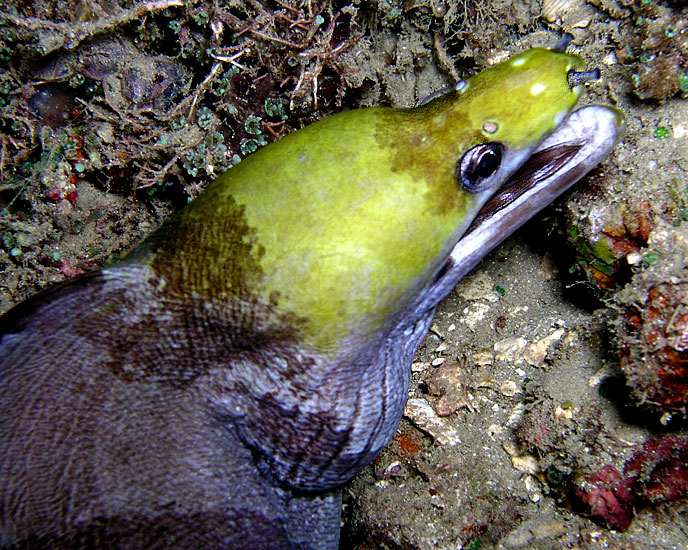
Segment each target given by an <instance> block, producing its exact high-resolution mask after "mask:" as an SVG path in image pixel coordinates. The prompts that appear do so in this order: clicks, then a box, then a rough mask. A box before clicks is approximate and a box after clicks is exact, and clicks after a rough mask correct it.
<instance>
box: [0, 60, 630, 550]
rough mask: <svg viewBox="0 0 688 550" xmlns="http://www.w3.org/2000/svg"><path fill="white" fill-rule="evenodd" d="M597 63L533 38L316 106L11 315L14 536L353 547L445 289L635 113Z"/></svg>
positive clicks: (16, 543) (0, 401) (9, 519)
mask: <svg viewBox="0 0 688 550" xmlns="http://www.w3.org/2000/svg"><path fill="white" fill-rule="evenodd" d="M588 77H589V73H586V72H585V71H584V66H583V61H582V60H581V59H580V58H579V57H577V56H573V55H569V54H566V53H564V52H562V51H558V50H554V51H553V50H544V49H532V50H528V51H526V52H524V53H522V54H520V55H518V56H516V57H513V58H512V59H510V60H508V61H506V62H504V63H502V64H500V65H496V66H494V67H492V68H490V69H488V70H486V71H484V72H482V73H480V74H478V75H476V76H474V77H472V78H470V79H468V80H466V81H465V82H461V83H459V85H458V86H457V87H456V89H454V90H452V91H451V92H449V93H447V94H445V95H443V96H441V97H439V98H436V99H434V100H432V101H431V102H429V103H427V104H425V105H422V106H420V107H417V108H413V109H392V108H382V107H380V108H370V109H362V110H357V111H349V112H345V113H340V114H338V115H335V116H332V117H329V118H326V119H324V120H322V121H319V122H316V123H314V124H312V125H310V126H308V127H306V128H304V129H302V130H299V131H297V132H295V133H293V134H290V135H288V136H286V137H285V138H283V139H281V140H279V141H277V142H275V143H273V144H271V145H269V146H267V147H265V148H263V149H261V150H259V151H258V152H256V153H255V154H253V155H251V156H250V157H248V158H246V159H245V160H244V161H242V162H241V163H240V164H238V165H237V166H235V167H233V168H231V169H230V170H229V171H228V172H226V173H225V174H224V175H222V176H221V177H219V178H218V179H217V180H216V181H215V182H213V183H212V184H211V185H210V186H209V187H208V189H207V190H206V191H204V193H202V194H201V195H200V196H199V197H198V198H196V199H195V200H194V201H192V202H191V203H190V204H189V205H188V206H187V207H186V208H184V209H183V210H182V211H180V212H179V213H177V214H176V215H174V216H172V217H171V218H170V219H169V220H168V221H166V222H165V223H164V224H163V225H162V226H161V227H160V229H158V230H157V231H156V232H154V233H153V234H152V235H151V236H150V237H148V238H147V239H146V240H145V241H144V242H143V243H142V244H141V245H140V246H139V247H138V248H137V249H136V250H135V251H134V252H133V253H132V254H131V255H130V256H129V257H128V258H126V259H125V260H123V261H122V262H120V263H118V264H117V265H115V266H113V267H109V268H107V269H103V270H101V271H97V272H93V273H88V274H86V275H83V276H81V277H79V278H76V279H72V280H69V281H67V282H65V283H63V284H60V285H58V286H56V287H55V288H53V289H50V290H49V291H47V292H44V293H42V294H39V295H37V296H35V297H34V298H32V299H30V300H28V301H27V302H24V303H22V304H19V305H18V306H16V307H15V308H14V309H12V310H11V311H10V312H8V313H7V314H6V315H5V316H3V317H2V318H0V338H1V339H0V448H2V453H1V454H0V547H3V548H115V547H116V548H165V549H170V548H180V549H181V548H226V549H257V548H260V549H263V550H267V549H329V550H331V549H335V548H337V545H338V539H339V529H340V525H339V522H340V508H341V486H342V484H343V483H344V482H346V481H347V480H348V479H350V478H351V477H352V476H353V475H354V474H356V472H358V471H359V470H360V469H361V468H363V467H364V466H365V465H366V464H368V463H369V462H370V461H372V460H373V458H374V457H375V456H376V454H377V453H378V452H379V451H380V449H381V448H382V447H383V446H384V445H385V444H386V443H387V442H388V440H389V439H390V438H391V437H392V436H393V434H394V432H395V430H396V428H397V425H398V423H399V420H400V418H401V414H402V410H403V407H404V403H405V400H406V394H407V389H408V382H409V376H410V363H411V361H412V359H413V356H414V353H415V351H416V349H417V348H418V346H419V345H420V343H421V341H422V339H423V337H424V336H425V334H426V333H427V330H428V327H429V324H430V321H431V319H432V316H433V311H434V308H435V306H436V304H437V303H438V302H439V300H440V299H441V298H442V297H443V296H445V295H446V294H447V293H448V292H449V291H450V290H451V289H452V288H453V286H454V285H455V284H456V282H457V281H458V280H459V279H460V278H461V277H462V276H463V275H464V274H465V273H466V272H467V271H468V270H470V269H471V268H472V267H473V266H474V265H475V264H476V263H477V262H478V261H479V260H480V258H482V257H483V256H484V255H485V254H486V253H487V252H488V251H489V250H490V249H491V248H493V247H494V246H496V244H498V243H499V242H501V240H502V239H504V238H505V237H506V236H507V235H509V234H510V233H511V232H512V231H513V230H514V229H515V228H517V227H518V226H519V225H520V224H521V223H523V222H524V221H525V220H526V219H528V218H529V217H531V216H532V215H533V214H534V213H536V212H537V211H538V210H540V209H541V208H542V207H544V206H545V205H546V204H548V203H549V202H550V201H551V200H553V198H555V197H556V196H557V195H559V194H560V193H561V192H562V191H563V190H565V189H566V188H567V187H568V186H570V185H571V184H572V183H573V182H575V181H576V180H577V179H579V178H580V177H582V176H583V175H584V174H585V173H586V172H587V171H589V170H590V169H591V168H592V167H594V166H595V165H596V164H598V163H599V162H600V161H601V160H602V158H604V156H605V155H606V154H607V153H608V152H609V151H610V150H611V149H612V147H613V146H614V144H615V143H616V141H617V140H618V139H619V136H620V135H621V133H622V132H623V128H624V119H623V115H622V114H621V113H619V112H618V111H617V110H615V109H613V108H610V107H600V106H592V107H585V108H583V109H580V110H578V111H575V112H573V114H571V113H572V111H573V109H574V105H575V104H576V102H577V100H578V99H579V97H580V95H581V92H582V89H583V82H584V81H585V80H586V79H587V78H588ZM510 178H511V179H510Z"/></svg>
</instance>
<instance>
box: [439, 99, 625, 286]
mask: <svg viewBox="0 0 688 550" xmlns="http://www.w3.org/2000/svg"><path fill="white" fill-rule="evenodd" d="M625 128H626V119H625V117H624V115H623V113H621V111H619V110H618V109H615V108H613V107H605V106H600V105H590V106H587V107H582V108H581V109H578V110H577V111H575V112H573V113H571V115H570V116H569V117H568V118H567V119H566V120H565V121H564V122H562V124H561V125H560V126H559V127H558V128H557V129H556V130H555V131H554V132H553V133H552V134H551V135H550V136H548V137H547V138H546V139H545V140H543V142H542V143H541V144H540V145H539V146H538V147H537V148H536V149H535V151H534V152H533V154H532V155H531V156H530V158H529V159H528V160H527V161H526V163H525V164H524V165H523V166H522V167H521V168H520V169H519V170H517V171H516V172H515V173H514V174H513V175H512V176H511V177H510V178H509V180H508V181H507V182H506V183H505V184H504V185H503V186H502V187H501V188H500V190H499V191H498V192H497V193H496V194H495V195H494V196H493V197H492V198H491V199H490V200H489V201H488V202H487V203H486V204H485V205H484V206H483V207H482V209H481V210H480V212H479V213H478V215H477V216H476V217H475V219H474V221H473V223H472V224H471V226H470V227H469V228H468V230H467V231H466V232H465V233H464V235H463V236H462V237H461V239H460V240H459V241H458V243H457V244H456V245H455V246H454V249H453V250H452V252H451V255H450V260H449V265H448V266H446V267H445V268H444V269H443V272H444V273H443V274H442V279H445V281H447V280H448V279H450V280H451V282H453V284H456V282H458V281H459V279H461V278H462V277H463V276H464V275H466V274H467V273H468V272H469V271H471V270H472V269H473V268H474V267H475V266H476V265H477V264H478V263H479V262H480V260H481V259H482V258H483V257H485V255H486V254H487V253H488V252H490V251H491V250H492V249H494V248H495V247H496V246H497V245H499V244H500V243H501V242H502V241H504V240H505V239H506V238H507V237H509V235H511V234H512V233H513V232H514V231H516V230H517V229H518V228H519V227H521V226H522V225H523V224H524V223H525V222H526V221H528V220H529V219H530V218H532V217H533V216H534V215H535V214H537V213H538V212H539V211H540V210H542V209H543V208H544V207H545V206H547V205H548V204H550V203H551V202H552V201H553V200H554V199H556V198H557V197H558V196H559V195H561V194H562V193H564V192H565V191H566V190H567V189H569V188H570V187H571V186H572V185H573V184H574V183H576V182H577V181H578V180H580V179H581V178H582V177H583V176H585V175H586V174H587V173H588V172H589V171H590V170H592V169H593V168H594V167H595V166H597V165H598V164H599V163H600V162H601V161H602V160H603V159H604V158H605V157H606V156H607V155H608V154H609V152H610V151H611V150H612V149H613V148H614V146H615V145H616V144H617V143H618V141H619V139H621V136H622V135H623V133H624V130H625ZM447 282H449V281H447ZM445 284H446V283H445ZM443 286H444V285H443Z"/></svg>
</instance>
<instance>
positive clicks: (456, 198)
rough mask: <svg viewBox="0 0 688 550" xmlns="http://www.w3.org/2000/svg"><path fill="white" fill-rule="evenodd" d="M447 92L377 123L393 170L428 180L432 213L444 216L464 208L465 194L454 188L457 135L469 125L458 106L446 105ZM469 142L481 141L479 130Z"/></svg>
mask: <svg viewBox="0 0 688 550" xmlns="http://www.w3.org/2000/svg"><path fill="white" fill-rule="evenodd" d="M456 95H457V92H450V93H448V94H447V95H446V96H442V97H440V98H438V99H436V100H435V101H433V102H431V103H428V104H427V105H424V106H423V107H418V108H416V109H412V110H399V111H390V112H389V113H388V115H387V118H386V119H385V120H384V122H383V123H381V124H380V125H378V128H377V130H376V139H377V141H378V143H379V144H380V147H381V148H384V149H388V150H389V151H390V154H391V157H392V158H391V164H392V171H394V172H406V173H409V174H410V175H411V176H412V177H413V178H414V179H417V180H425V181H427V182H428V185H429V190H428V192H427V194H426V200H427V203H428V204H431V205H432V210H431V212H430V213H431V215H439V216H442V215H446V214H449V213H451V212H457V211H460V210H462V209H463V207H464V205H463V204H462V203H463V202H464V200H462V199H463V198H464V195H463V194H462V193H460V192H458V191H457V189H458V183H457V181H456V165H457V163H458V162H459V160H460V159H461V155H462V154H463V152H464V151H462V143H460V142H459V141H458V140H457V134H459V133H460V132H466V131H467V129H468V128H469V123H468V119H467V118H466V116H465V115H464V114H463V113H461V112H460V111H459V110H457V109H451V108H447V107H448V106H447V104H448V103H451V102H453V101H455V100H456ZM469 139H470V141H471V143H472V144H478V143H483V142H484V141H485V137H484V136H483V135H482V133H481V132H480V131H477V132H475V135H474V136H470V137H469Z"/></svg>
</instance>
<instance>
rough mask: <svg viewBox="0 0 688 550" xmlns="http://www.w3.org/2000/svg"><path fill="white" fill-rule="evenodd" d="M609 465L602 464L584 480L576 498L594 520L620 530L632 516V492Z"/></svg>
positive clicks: (625, 481)
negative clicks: (601, 466) (602, 465)
mask: <svg viewBox="0 0 688 550" xmlns="http://www.w3.org/2000/svg"><path fill="white" fill-rule="evenodd" d="M628 482H629V480H627V479H625V478H624V477H623V476H622V475H621V474H620V473H619V471H618V470H617V469H616V468H614V467H613V466H604V467H603V468H602V469H600V470H598V471H597V472H595V473H594V474H592V475H591V476H590V477H588V478H587V479H586V480H585V483H584V484H583V486H582V487H581V489H579V490H578V491H577V492H576V498H577V499H578V501H579V502H580V503H581V504H582V505H583V506H584V507H585V508H586V510H587V511H588V512H589V513H590V515H592V517H593V518H594V519H596V520H597V521H600V522H603V523H605V524H606V525H607V526H608V527H609V528H610V529H618V530H619V531H624V530H625V529H627V528H628V526H629V525H630V524H631V520H632V519H633V505H634V501H635V495H634V494H633V493H632V492H631V490H630V488H629V483H628Z"/></svg>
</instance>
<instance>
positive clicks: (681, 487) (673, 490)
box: [624, 436, 688, 503]
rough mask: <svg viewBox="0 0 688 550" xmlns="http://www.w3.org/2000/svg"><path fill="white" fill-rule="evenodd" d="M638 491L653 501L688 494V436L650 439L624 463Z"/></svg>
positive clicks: (636, 492) (643, 497) (625, 471)
mask: <svg viewBox="0 0 688 550" xmlns="http://www.w3.org/2000/svg"><path fill="white" fill-rule="evenodd" d="M624 473H625V474H626V477H627V478H628V479H629V480H631V481H632V482H633V491H634V493H635V494H636V495H637V496H638V497H639V498H642V499H643V500H645V501H647V502H650V503H659V502H670V501H674V500H679V499H683V498H686V496H688V438H685V437H678V436H665V437H660V438H657V439H651V440H650V441H646V442H645V444H644V445H643V448H642V450H640V451H636V452H635V453H633V456H632V457H631V458H630V459H629V460H627V461H626V464H625V466H624Z"/></svg>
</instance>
